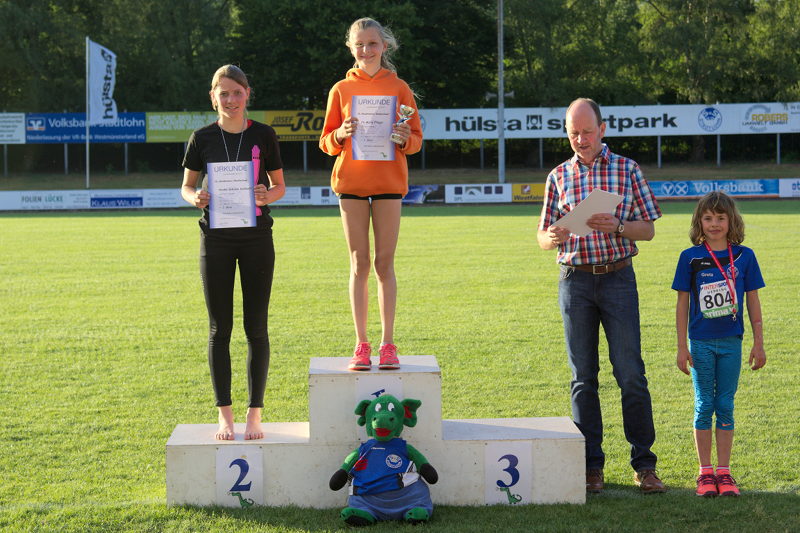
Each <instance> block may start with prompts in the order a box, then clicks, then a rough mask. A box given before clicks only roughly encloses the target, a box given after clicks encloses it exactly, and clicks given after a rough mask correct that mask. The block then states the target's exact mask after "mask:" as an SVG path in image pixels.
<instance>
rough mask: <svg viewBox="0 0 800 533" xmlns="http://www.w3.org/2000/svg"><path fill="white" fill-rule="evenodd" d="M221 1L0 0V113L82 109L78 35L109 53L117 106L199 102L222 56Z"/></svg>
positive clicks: (224, 25) (224, 24)
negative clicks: (114, 59)
mask: <svg viewBox="0 0 800 533" xmlns="http://www.w3.org/2000/svg"><path fill="white" fill-rule="evenodd" d="M230 20H231V19H230V13H229V3H228V1H227V0H173V1H171V2H160V1H156V0H139V1H137V2H130V1H127V0H82V1H74V0H73V1H70V0H34V1H32V2H31V1H28V0H1V1H0V34H2V35H3V37H4V38H3V39H1V40H0V77H2V80H3V81H2V82H0V97H2V98H3V101H4V102H5V103H4V105H3V107H4V108H5V109H6V110H7V111H39V112H47V111H49V112H59V111H63V110H65V109H66V110H68V111H83V109H84V107H85V91H86V85H85V83H86V82H85V70H86V67H85V37H86V36H87V35H88V36H89V37H90V38H91V39H92V40H94V41H96V42H99V43H100V44H102V45H103V46H106V47H107V48H109V49H110V50H112V51H113V52H114V53H115V54H117V85H116V90H115V93H114V98H115V100H116V101H117V104H118V107H119V109H121V110H122V109H129V110H131V111H133V110H137V111H138V110H161V109H168V110H172V109H191V108H198V107H199V106H203V107H205V106H206V103H207V102H208V88H207V87H208V84H209V80H210V79H211V75H212V74H213V72H214V70H215V69H216V68H217V67H218V66H220V65H221V64H223V63H224V62H225V61H226V60H227V58H228V57H229V53H228V48H229V43H228V37H227V32H228V31H229V29H230Z"/></svg>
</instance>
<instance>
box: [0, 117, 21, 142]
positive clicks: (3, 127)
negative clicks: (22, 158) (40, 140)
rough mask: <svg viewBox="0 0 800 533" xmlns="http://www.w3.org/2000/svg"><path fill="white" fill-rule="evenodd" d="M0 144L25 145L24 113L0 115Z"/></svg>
mask: <svg viewBox="0 0 800 533" xmlns="http://www.w3.org/2000/svg"><path fill="white" fill-rule="evenodd" d="M0 144H25V113H0Z"/></svg>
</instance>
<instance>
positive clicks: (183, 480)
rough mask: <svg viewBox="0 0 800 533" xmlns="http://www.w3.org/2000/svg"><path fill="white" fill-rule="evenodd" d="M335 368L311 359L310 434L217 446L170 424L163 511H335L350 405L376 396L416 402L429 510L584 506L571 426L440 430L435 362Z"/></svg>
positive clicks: (207, 430)
mask: <svg viewBox="0 0 800 533" xmlns="http://www.w3.org/2000/svg"><path fill="white" fill-rule="evenodd" d="M347 363H348V359H347V358H344V357H318V358H312V359H311V363H310V369H309V378H308V381H309V395H308V404H309V422H281V423H267V424H264V430H265V435H266V436H265V438H263V439H260V440H257V441H244V440H242V439H243V432H244V424H237V425H236V428H235V429H236V437H235V438H236V440H233V441H218V440H215V439H214V432H215V431H216V429H217V426H216V424H194V425H189V424H179V425H178V426H177V427H176V428H175V430H174V431H173V432H172V435H171V436H170V438H169V440H168V441H167V446H166V448H167V449H166V453H167V461H166V466H167V468H166V470H167V471H166V474H167V475H166V477H167V504H169V505H181V504H193V505H225V506H237V507H238V506H243V507H247V506H250V505H265V506H283V505H296V506H300V507H315V508H334V507H344V506H345V505H346V501H347V490H346V489H342V490H339V491H332V490H330V489H329V488H328V480H329V479H330V476H331V474H333V472H335V471H336V470H337V469H338V468H339V467H340V466H341V464H342V462H343V461H344V459H345V457H346V456H347V455H348V454H349V453H350V452H351V451H353V450H354V449H355V448H357V447H358V445H359V442H360V440H364V439H366V433H365V431H364V428H363V427H359V426H357V425H356V419H357V417H356V415H355V414H354V410H355V407H356V405H357V404H358V402H359V401H361V400H363V399H369V398H374V397H375V396H376V395H379V394H392V395H393V396H396V397H397V398H400V399H403V398H416V399H418V400H421V401H422V405H421V406H420V408H419V410H418V411H417V416H418V422H417V425H416V426H415V427H413V428H409V427H406V428H404V430H403V433H402V435H401V436H402V438H404V439H406V440H407V441H408V442H409V443H411V444H413V445H414V447H415V448H416V449H418V450H419V451H420V452H422V453H423V454H424V455H425V456H426V457H427V458H428V460H429V461H430V462H431V464H432V465H433V466H434V467H435V468H436V470H437V471H438V472H439V482H438V483H437V484H436V485H432V486H431V497H432V498H433V501H434V503H435V504H436V503H439V504H448V505H485V504H509V505H518V504H530V503H537V504H543V503H562V502H564V503H584V502H585V501H586V488H585V470H584V461H585V459H584V439H583V435H581V433H580V431H578V429H577V427H575V424H573V422H572V420H570V419H569V418H568V417H558V418H492V419H474V420H442V401H441V371H440V369H439V365H438V364H437V362H436V358H435V357H433V356H401V357H400V369H399V370H378V369H377V360H373V370H372V371H370V372H351V371H348V370H347Z"/></svg>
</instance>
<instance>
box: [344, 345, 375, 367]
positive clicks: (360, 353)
mask: <svg viewBox="0 0 800 533" xmlns="http://www.w3.org/2000/svg"><path fill="white" fill-rule="evenodd" d="M370 355H372V346H370V345H369V343H368V342H359V343H358V344H357V345H356V349H355V351H354V352H353V358H352V359H350V364H349V365H347V369H348V370H369V369H370V368H372V361H370V359H369V356H370Z"/></svg>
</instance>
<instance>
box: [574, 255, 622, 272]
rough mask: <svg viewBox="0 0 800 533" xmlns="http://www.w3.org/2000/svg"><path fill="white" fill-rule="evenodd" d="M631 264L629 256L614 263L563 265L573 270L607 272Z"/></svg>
mask: <svg viewBox="0 0 800 533" xmlns="http://www.w3.org/2000/svg"><path fill="white" fill-rule="evenodd" d="M630 264H631V258H630V257H626V258H625V259H622V260H620V261H617V262H615V263H606V264H604V265H564V266H566V267H567V268H574V269H575V270H583V271H584V272H591V273H592V274H608V273H609V272H614V271H616V270H621V269H623V268H625V267H626V266H628V265H630Z"/></svg>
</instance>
